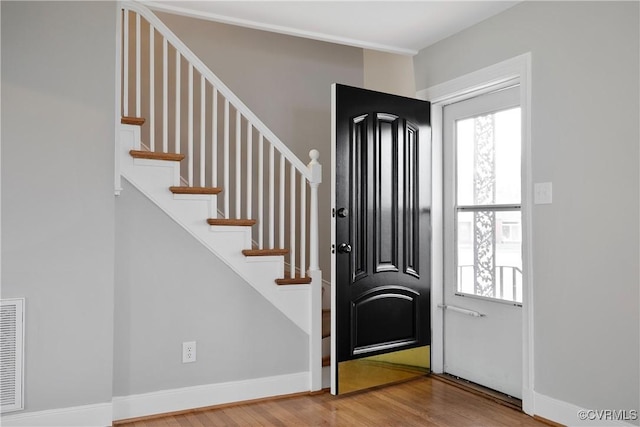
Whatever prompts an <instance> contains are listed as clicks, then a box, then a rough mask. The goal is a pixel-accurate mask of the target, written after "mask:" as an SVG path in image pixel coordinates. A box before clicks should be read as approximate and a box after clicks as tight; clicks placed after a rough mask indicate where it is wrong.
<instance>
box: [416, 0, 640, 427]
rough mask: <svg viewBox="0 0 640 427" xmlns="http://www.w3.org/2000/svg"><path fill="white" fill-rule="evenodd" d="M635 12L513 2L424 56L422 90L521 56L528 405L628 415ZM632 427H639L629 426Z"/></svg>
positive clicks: (638, 333) (634, 335)
mask: <svg viewBox="0 0 640 427" xmlns="http://www.w3.org/2000/svg"><path fill="white" fill-rule="evenodd" d="M639 39H640V33H639V4H638V3H637V2H526V3H521V4H519V5H518V6H515V7H514V8H512V9H509V10H507V11H506V12H504V13H502V14H500V15H497V16H495V17H493V18H491V19H488V20H486V21H484V22H482V23H480V24H478V25H476V26H474V27H471V28H469V29H467V30H465V31H463V32H461V33H458V34H456V35H454V36H452V37H450V38H448V39H445V40H443V41H441V42H439V43H437V44H435V45H433V46H430V47H428V48H426V49H423V50H422V51H421V52H420V53H419V54H418V55H417V56H416V57H415V62H414V63H415V72H416V89H418V90H421V89H424V88H427V87H430V86H433V85H435V84H438V83H441V82H444V81H447V80H450V79H453V78H455V77H458V76H461V75H464V74H466V73H469V72H471V71H475V70H478V69H480V68H483V67H485V66H488V65H491V64H494V63H497V62H500V61H503V60H505V59H508V58H511V57H514V56H517V55H519V54H522V53H525V52H531V53H532V87H533V89H532V90H533V94H532V155H533V158H532V167H533V181H534V182H545V181H550V182H553V204H551V205H536V206H534V207H533V263H534V264H533V277H534V315H535V325H534V328H535V331H534V334H535V335H534V338H535V354H534V363H535V379H534V388H535V391H536V392H537V393H540V394H542V395H545V396H549V397H552V398H554V399H558V400H560V401H564V402H568V403H571V404H574V405H577V406H581V407H584V408H588V409H626V410H632V409H635V410H638V408H639V406H640V403H639V402H640V391H639V389H640V384H639V382H640V372H639V356H640V355H639V345H640V343H639V340H640V330H639V317H640V315H639V302H638V301H639V295H638V294H639V286H638V277H639V271H638V259H639V255H640V253H639V236H638V232H639V227H638V218H639V208H638V203H639V175H638V172H639V158H638V153H639V150H638V141H639V139H640V134H639V116H640V109H639V99H640V96H639V95H640V94H639V85H638V80H639V78H638V76H639V72H640V69H639V50H640V46H639ZM635 422H636V423H638V421H635Z"/></svg>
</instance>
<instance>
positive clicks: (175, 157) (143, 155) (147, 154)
mask: <svg viewBox="0 0 640 427" xmlns="http://www.w3.org/2000/svg"><path fill="white" fill-rule="evenodd" d="M129 154H131V157H133V158H135V159H151V160H168V161H176V162H179V161H180V160H182V159H184V154H175V153H158V152H155V151H141V150H131V151H129Z"/></svg>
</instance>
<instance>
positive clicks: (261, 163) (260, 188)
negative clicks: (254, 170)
mask: <svg viewBox="0 0 640 427" xmlns="http://www.w3.org/2000/svg"><path fill="white" fill-rule="evenodd" d="M263 142H264V138H263V136H262V134H260V137H259V138H258V249H264V188H263V187H264V144H263Z"/></svg>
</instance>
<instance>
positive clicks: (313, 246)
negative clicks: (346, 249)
mask: <svg viewBox="0 0 640 427" xmlns="http://www.w3.org/2000/svg"><path fill="white" fill-rule="evenodd" d="M309 157H310V158H311V161H310V162H309V164H308V165H307V167H308V168H309V172H311V179H310V180H309V187H310V188H311V206H310V211H311V212H310V215H311V217H310V218H309V228H310V230H309V234H310V236H309V246H310V247H309V258H310V259H309V271H315V270H319V269H320V266H319V255H318V250H319V243H318V187H319V186H320V183H321V182H322V165H321V164H320V163H319V162H318V159H319V158H320V153H319V152H318V150H311V151H309Z"/></svg>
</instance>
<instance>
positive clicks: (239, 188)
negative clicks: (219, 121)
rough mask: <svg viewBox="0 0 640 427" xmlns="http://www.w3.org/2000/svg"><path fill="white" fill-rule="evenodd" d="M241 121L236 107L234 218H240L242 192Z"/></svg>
mask: <svg viewBox="0 0 640 427" xmlns="http://www.w3.org/2000/svg"><path fill="white" fill-rule="evenodd" d="M241 123H242V116H241V115H240V111H238V110H237V109H236V218H237V219H240V217H241V216H242V212H240V204H241V193H242V182H241V180H242V175H241V172H242V167H241V163H240V161H241V158H240V156H241V153H240V140H241V138H242V132H241V129H240V124H241Z"/></svg>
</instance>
